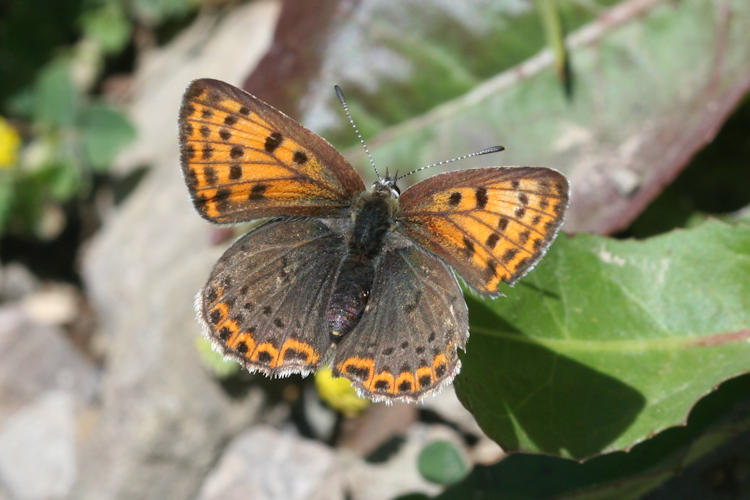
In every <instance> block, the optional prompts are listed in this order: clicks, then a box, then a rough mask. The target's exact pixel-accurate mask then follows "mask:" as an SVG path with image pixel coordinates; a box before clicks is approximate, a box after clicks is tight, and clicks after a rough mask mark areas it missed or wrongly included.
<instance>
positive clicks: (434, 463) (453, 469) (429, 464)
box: [417, 441, 469, 484]
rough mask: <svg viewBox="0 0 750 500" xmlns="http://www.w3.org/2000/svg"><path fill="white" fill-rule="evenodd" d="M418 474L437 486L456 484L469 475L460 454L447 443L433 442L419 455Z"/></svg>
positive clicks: (453, 446) (451, 444)
mask: <svg viewBox="0 0 750 500" xmlns="http://www.w3.org/2000/svg"><path fill="white" fill-rule="evenodd" d="M417 460H418V465H419V473H420V474H422V477H424V478H425V479H427V480H428V481H432V482H433V483H438V484H453V483H457V482H458V481H460V480H461V479H463V478H464V477H466V474H468V473H469V467H468V466H467V465H466V462H465V461H464V459H463V457H462V456H461V452H460V451H459V450H458V449H457V448H456V447H455V445H453V443H450V442H448V441H433V442H432V443H430V444H428V445H427V446H425V447H424V448H423V449H422V451H421V452H420V453H419V458H418V459H417Z"/></svg>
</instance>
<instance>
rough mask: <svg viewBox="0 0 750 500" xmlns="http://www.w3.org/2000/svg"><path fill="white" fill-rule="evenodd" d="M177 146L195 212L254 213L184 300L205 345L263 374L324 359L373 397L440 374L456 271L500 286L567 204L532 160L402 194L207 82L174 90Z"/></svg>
mask: <svg viewBox="0 0 750 500" xmlns="http://www.w3.org/2000/svg"><path fill="white" fill-rule="evenodd" d="M341 97H342V103H344V104H345V102H344V101H343V96H341ZM347 114H348V109H347ZM179 141H180V151H181V164H182V172H183V174H184V178H185V182H186V184H187V187H188V190H189V192H190V196H191V198H192V201H193V204H194V206H195V208H196V209H197V211H198V213H199V214H200V215H201V216H203V217H204V218H205V219H207V220H209V221H211V222H214V223H220V224H225V223H239V222H245V221H251V220H255V219H266V220H265V222H263V223H262V224H261V225H259V226H258V227H256V228H255V229H252V230H251V231H249V232H248V233H247V234H245V235H244V236H242V237H240V238H239V239H238V240H237V241H235V242H234V244H232V245H231V247H230V248H229V249H228V250H227V251H226V252H225V253H224V255H222V257H221V258H220V259H219V261H218V262H217V263H216V266H215V267H214V269H213V271H212V272H211V275H210V277H209V279H208V282H207V284H206V286H205V287H204V288H203V289H202V290H201V291H200V292H199V294H198V296H197V299H196V310H197V315H198V318H199V320H200V322H201V323H202V324H203V326H204V329H205V331H206V334H207V336H208V338H209V339H210V340H211V341H212V343H213V344H214V346H215V348H217V349H218V350H219V351H220V352H222V353H223V354H224V355H225V356H227V357H229V358H232V359H234V360H236V361H238V362H239V363H241V364H242V365H243V366H244V367H245V368H247V369H248V370H249V371H251V372H260V373H263V374H265V375H268V376H287V375H290V374H293V373H300V374H302V375H307V374H309V373H310V372H312V371H314V370H316V369H318V368H319V367H321V365H327V364H330V365H331V368H332V370H333V374H334V375H335V376H343V377H346V378H348V379H349V380H350V381H351V382H352V384H353V385H354V387H355V388H356V389H357V390H358V392H359V393H360V394H361V395H363V396H366V397H368V398H370V399H371V400H373V401H386V402H392V401H397V400H401V401H407V402H414V401H418V400H420V399H422V398H423V397H425V396H426V395H429V394H431V393H434V392H435V391H437V390H439V389H440V388H442V387H444V386H445V385H447V384H449V383H450V382H451V381H452V380H453V378H454V377H455V375H456V374H457V373H458V371H459V370H460V367H461V363H460V360H459V358H458V349H464V348H465V346H466V341H467V339H468V336H469V321H468V310H467V306H466V302H465V300H464V298H463V294H462V290H461V288H460V286H459V283H458V281H457V279H456V274H457V275H458V276H460V277H461V278H462V279H463V281H464V282H465V283H466V284H468V285H469V286H470V287H471V288H472V289H473V290H474V291H475V292H477V293H479V294H480V295H483V296H489V297H497V296H499V295H501V294H500V293H499V292H498V285H499V284H500V282H504V283H508V284H513V283H515V282H516V281H517V280H518V279H519V278H520V277H521V276H523V275H524V274H525V273H526V272H527V271H529V270H530V269H531V268H532V267H533V266H534V265H535V264H536V263H537V262H538V261H539V259H540V258H541V257H542V255H543V254H544V253H545V251H546V250H547V248H548V247H549V245H550V243H551V242H552V240H553V239H554V237H555V235H556V233H557V231H558V229H559V227H560V225H561V224H562V221H563V215H564V212H565V209H566V207H567V203H568V182H567V180H566V178H565V177H564V176H563V175H562V174H561V173H559V172H557V171H555V170H552V169H549V168H541V167H493V168H480V169H468V170H461V171H455V172H449V173H443V174H439V175H435V176H433V177H430V178H428V179H426V180H424V181H422V182H419V183H417V184H415V185H414V186H412V187H410V188H408V189H406V190H405V191H404V192H403V193H401V192H400V190H399V187H398V186H397V180H398V178H397V177H392V176H388V175H386V176H385V177H379V178H378V180H377V181H376V182H375V183H374V184H373V186H372V188H371V189H370V190H367V189H366V187H365V184H364V182H363V180H362V178H361V177H360V176H359V175H358V174H357V172H356V171H355V169H354V168H353V167H352V166H351V165H350V164H349V163H348V162H347V161H346V160H345V159H344V158H343V157H342V156H341V154H339V153H338V152H337V151H336V150H335V149H334V148H333V147H332V146H331V145H330V144H329V143H328V142H326V141H325V140H324V139H322V138H321V137H319V136H318V135H316V134H314V133H313V132H311V131H309V130H307V129H306V128H305V127H303V126H302V125H300V124H299V123H298V122H296V121H295V120H293V119H291V118H289V117H288V116H286V115H285V114H283V113H282V112H280V111H278V110H276V109H274V108H273V107H271V106H270V105H268V104H266V103H265V102H263V101H261V100H260V99H258V98H256V97H254V96H252V95H250V94H248V93H246V92H244V91H242V90H240V89H238V88H236V87H234V86H232V85H229V84H227V83H224V82H221V81H218V80H211V79H200V80H196V81H194V82H192V83H191V84H190V86H189V87H188V89H187V91H186V92H185V95H184V98H183V102H182V107H181V110H180V117H179ZM451 268H452V269H453V270H451ZM454 272H455V274H454Z"/></svg>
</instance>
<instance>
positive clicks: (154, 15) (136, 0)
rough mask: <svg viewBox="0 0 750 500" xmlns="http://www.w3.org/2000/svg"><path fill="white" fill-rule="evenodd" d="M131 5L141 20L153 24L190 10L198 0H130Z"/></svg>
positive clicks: (182, 14) (197, 3) (196, 4)
mask: <svg viewBox="0 0 750 500" xmlns="http://www.w3.org/2000/svg"><path fill="white" fill-rule="evenodd" d="M131 5H132V8H133V11H134V12H135V14H136V16H137V17H138V18H139V19H140V20H141V21H142V22H145V23H146V24H150V25H155V24H157V23H160V22H163V21H165V20H168V19H170V18H176V17H180V16H184V15H186V14H188V13H190V12H192V11H193V10H195V9H196V7H197V6H198V5H199V0H131Z"/></svg>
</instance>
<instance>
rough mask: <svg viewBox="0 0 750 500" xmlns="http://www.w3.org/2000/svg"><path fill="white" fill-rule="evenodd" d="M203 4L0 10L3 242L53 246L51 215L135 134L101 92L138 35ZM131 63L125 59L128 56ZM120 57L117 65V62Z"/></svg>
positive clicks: (57, 2)
mask: <svg viewBox="0 0 750 500" xmlns="http://www.w3.org/2000/svg"><path fill="white" fill-rule="evenodd" d="M198 5H199V1H198V0H160V1H150V0H43V1H38V2H25V1H15V2H10V3H8V4H7V5H3V6H1V7H0V19H1V21H0V73H1V74H2V75H3V78H2V79H0V118H2V124H3V127H1V128H0V236H2V235H3V234H8V233H12V234H19V235H29V234H31V235H34V236H36V237H39V238H43V239H49V238H53V237H55V236H56V234H57V233H58V232H59V231H60V230H61V229H62V226H64V221H63V223H62V224H56V225H53V226H50V225H49V224H44V223H43V220H44V218H45V217H44V216H45V213H47V212H49V211H50V210H53V211H55V212H56V213H58V214H60V213H62V211H61V210H59V208H60V207H61V206H64V205H65V204H66V203H70V202H71V201H73V200H75V199H78V198H85V197H86V196H87V195H88V194H89V193H90V191H91V188H92V185H93V179H94V175H95V174H97V173H103V172H106V171H107V170H108V168H109V166H110V164H111V163H112V161H113V160H114V158H115V155H116V154H117V152H118V151H119V150H120V149H121V148H122V147H123V146H125V145H126V144H127V143H128V142H130V141H131V140H133V138H134V137H135V134H136V131H135V128H134V127H133V126H132V125H131V123H130V122H129V120H128V119H127V117H126V116H125V114H123V112H122V111H121V110H120V109H118V107H117V106H115V105H113V104H112V103H111V102H107V100H106V99H104V97H103V96H102V95H101V84H102V82H103V81H104V80H105V79H106V78H107V77H108V76H110V74H113V73H116V72H117V71H118V68H117V66H116V64H115V65H113V64H112V61H118V62H119V63H120V64H122V54H124V53H127V54H128V55H127V57H129V58H131V59H132V58H133V57H134V55H133V54H134V51H133V50H130V49H132V48H133V46H134V43H135V42H134V37H133V34H134V33H135V32H137V31H138V30H141V32H144V31H149V30H150V31H153V32H154V34H155V36H153V37H152V38H153V39H156V38H158V33H157V30H158V29H159V26H160V25H161V24H163V23H167V22H173V21H174V20H175V19H178V20H179V19H186V18H187V16H189V15H190V14H192V13H193V12H195V10H196V8H197V7H198ZM127 57H126V58H127ZM118 58H119V59H118Z"/></svg>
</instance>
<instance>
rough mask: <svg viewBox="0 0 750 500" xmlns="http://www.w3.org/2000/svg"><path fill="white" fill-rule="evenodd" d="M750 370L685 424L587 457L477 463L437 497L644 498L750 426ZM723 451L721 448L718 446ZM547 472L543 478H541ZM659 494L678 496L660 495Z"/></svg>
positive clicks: (708, 399)
mask: <svg viewBox="0 0 750 500" xmlns="http://www.w3.org/2000/svg"><path fill="white" fill-rule="evenodd" d="M748 403H750V375H745V376H742V377H739V378H736V379H733V380H730V381H728V382H725V383H724V384H722V385H721V387H720V388H719V389H718V390H717V391H715V392H713V393H711V394H709V395H708V396H706V397H705V398H704V399H702V400H701V401H700V402H699V403H698V404H697V405H696V406H695V408H694V409H693V411H692V412H691V414H690V419H689V421H688V424H687V426H685V427H677V428H671V429H667V430H666V431H664V432H662V433H660V434H658V435H657V436H655V437H654V438H652V439H649V440H647V441H646V442H644V443H641V444H638V445H636V446H635V447H633V449H632V450H630V451H629V452H617V453H611V454H608V455H604V456H600V457H596V458H593V459H591V460H588V461H586V462H584V463H578V462H574V461H572V460H569V459H563V458H557V457H549V456H543V455H526V454H522V453H518V454H513V455H509V456H508V457H506V458H505V459H503V460H502V461H500V462H499V463H497V464H495V465H492V466H477V467H476V468H475V469H474V470H473V471H472V472H471V474H470V475H469V476H467V477H466V479H465V480H463V481H462V482H460V483H458V484H456V485H454V486H452V487H450V488H448V489H447V490H446V491H445V492H443V493H442V494H441V495H439V496H438V497H437V498H440V499H442V500H448V499H453V498H456V499H458V498H549V497H555V498H577V499H581V498H618V499H628V498H641V497H642V496H643V495H644V494H645V493H646V492H648V491H650V490H652V489H653V488H654V487H656V486H659V485H660V484H662V483H663V482H665V481H666V480H668V479H671V478H674V477H679V476H680V475H682V474H686V473H690V472H692V471H690V469H688V468H689V467H691V466H693V464H697V465H700V464H698V461H699V460H703V459H704V458H705V457H707V456H712V455H715V454H716V452H717V450H719V449H720V447H722V446H724V445H725V444H727V443H731V442H732V441H733V440H736V439H737V438H740V437H741V436H743V435H746V434H747V432H748V431H750V416H749V415H748ZM719 451H720V450H719ZM539 478H543V480H539ZM659 498H679V497H674V496H673V497H670V496H663V495H662V496H660V497H659Z"/></svg>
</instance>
